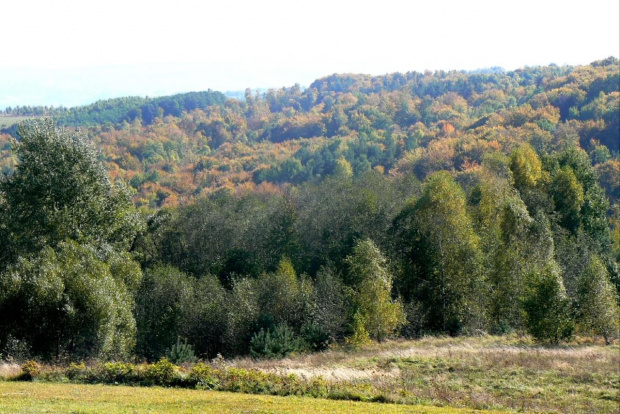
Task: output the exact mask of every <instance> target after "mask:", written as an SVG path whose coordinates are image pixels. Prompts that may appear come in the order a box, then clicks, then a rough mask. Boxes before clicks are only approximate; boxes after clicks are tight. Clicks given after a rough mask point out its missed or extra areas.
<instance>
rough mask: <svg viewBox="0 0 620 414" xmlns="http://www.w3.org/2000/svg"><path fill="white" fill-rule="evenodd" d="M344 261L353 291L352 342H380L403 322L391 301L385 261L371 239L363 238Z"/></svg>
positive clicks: (395, 305) (396, 302)
mask: <svg viewBox="0 0 620 414" xmlns="http://www.w3.org/2000/svg"><path fill="white" fill-rule="evenodd" d="M347 262H348V264H349V275H350V276H349V278H350V280H351V281H352V284H353V285H354V289H355V290H356V292H355V294H354V300H353V302H354V305H355V308H356V311H355V315H356V316H354V321H353V323H354V329H353V331H354V336H355V337H356V338H357V339H355V342H357V343H362V342H364V339H365V336H366V335H370V337H371V338H373V339H376V340H378V341H379V342H381V341H383V340H384V339H386V337H388V336H390V335H392V334H394V333H395V331H396V330H397V329H398V328H399V327H400V326H401V325H402V324H403V322H404V313H403V307H402V305H401V303H400V302H399V301H393V300H392V275H391V274H390V273H389V271H388V269H387V263H386V260H385V258H384V257H383V255H382V254H381V251H379V249H378V248H377V247H376V245H375V244H374V243H373V242H372V240H369V239H366V240H361V241H359V242H358V243H357V244H356V246H355V247H354V249H353V253H352V255H351V256H349V257H348V258H347ZM356 325H358V326H356ZM359 325H362V326H363V327H362V326H359ZM365 332H366V333H365Z"/></svg>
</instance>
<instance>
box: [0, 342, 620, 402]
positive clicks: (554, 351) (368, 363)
mask: <svg viewBox="0 0 620 414" xmlns="http://www.w3.org/2000/svg"><path fill="white" fill-rule="evenodd" d="M93 367H94V366H93ZM179 369H180V370H181V371H182V372H185V374H183V375H185V377H187V375H189V374H188V373H189V372H190V370H192V369H193V367H191V366H190V367H185V368H179ZM212 369H218V370H220V371H221V372H229V373H233V372H238V371H244V370H245V371H244V372H247V373H251V372H255V371H262V372H264V373H268V375H272V376H273V377H275V378H287V376H288V375H289V374H294V375H295V377H296V378H298V381H300V383H299V384H301V385H303V384H311V383H314V382H315V380H317V381H318V380H319V378H318V377H320V378H321V380H320V381H324V382H325V383H326V384H330V385H329V387H330V388H332V389H335V390H336V391H337V392H335V393H333V392H328V393H324V394H320V395H322V396H328V397H329V398H333V399H336V400H339V399H343V398H344V399H356V398H351V396H354V395H358V394H359V395H365V396H367V397H372V396H379V397H380V399H378V400H377V401H388V402H392V403H398V405H390V404H383V403H378V402H375V403H368V402H367V403H360V402H352V401H334V400H332V401H330V400H327V399H314V398H311V397H305V398H300V397H273V396H257V395H247V394H241V393H235V394H231V393H228V392H223V391H220V392H213V391H200V390H188V389H185V390H182V389H164V388H157V387H154V388H149V387H142V388H139V387H121V386H111V387H110V386H103V385H100V386H82V385H76V384H66V383H64V384H60V383H58V381H60V382H63V381H64V382H67V381H69V377H67V376H63V375H59V373H62V372H63V371H62V370H63V368H62V367H56V366H44V367H43V368H42V371H43V372H48V374H47V375H45V374H41V377H40V380H39V379H37V381H35V382H34V383H18V382H13V381H4V382H2V381H0V413H3V412H7V413H8V412H20V413H22V412H23V413H30V412H33V413H38V412H80V413H82V412H102V411H105V412H108V413H109V414H111V413H116V412H317V413H320V412H351V413H354V412H377V413H382V412H386V413H387V412H390V413H399V412H410V413H418V412H429V413H430V412H471V411H472V410H497V411H503V412H545V413H547V412H549V413H560V412H561V413H619V412H620V409H619V407H620V346H619V344H618V341H616V343H615V344H613V345H611V346H605V345H604V344H603V343H602V341H594V340H591V339H580V340H579V341H576V342H573V343H570V344H568V345H562V346H555V347H545V346H540V345H536V344H534V343H533V342H532V341H531V339H530V338H528V337H518V336H508V337H506V336H504V337H496V336H482V337H475V338H473V337H459V338H431V337H429V338H423V339H421V340H417V341H390V342H386V343H383V344H376V343H375V344H372V345H370V346H368V347H365V348H363V349H358V350H350V349H344V348H340V349H339V348H335V349H331V350H328V351H326V352H321V353H316V354H310V355H299V356H294V357H290V358H286V359H282V360H254V359H249V358H245V359H233V360H218V361H216V362H215V366H214V367H213V368H212ZM235 369H236V370H237V371H235ZM20 373H21V369H20V367H19V365H18V364H0V380H1V379H2V378H5V379H9V378H15V377H16V376H17V375H19V374H20ZM273 374H276V375H277V377H276V376H274V375H273ZM234 375H235V376H236V375H238V374H237V373H235V374H234ZM265 375H267V374H265ZM71 378H73V377H71ZM222 378H223V377H222ZM227 378H228V379H226V380H224V379H220V380H219V381H220V384H222V386H225V384H226V383H227V381H228V382H229V381H230V379H231V375H230V374H229V375H228V377H227ZM240 378H241V377H240ZM45 379H48V380H50V381H52V382H44V380H45ZM115 381H116V380H115ZM119 381H120V380H119ZM244 381H245V380H244ZM259 381H260V382H261V384H263V385H265V384H268V383H270V382H271V383H277V381H275V382H274V380H273V378H272V379H268V378H259ZM86 382H89V381H88V380H87V381H86ZM91 382H99V380H94V381H91ZM104 382H105V381H104ZM238 384H242V383H241V382H239V383H238ZM191 388H193V386H191ZM210 388H212V387H211V386H210ZM219 389H221V390H235V391H238V390H245V391H246V392H259V393H263V394H272V393H273V394H280V395H286V394H282V393H281V392H275V393H274V392H264V391H260V389H262V388H261V387H253V386H246V387H245V388H234V387H233V388H230V387H229V388H219ZM274 389H275V390H277V389H279V388H277V387H276V388H274ZM257 390H258V391H257ZM303 390H304V388H303V386H299V387H297V388H294V390H293V391H292V392H291V394H293V395H301V394H303V395H315V394H312V393H311V392H310V393H308V392H306V391H303ZM338 390H341V391H342V392H340V391H338ZM300 393H301V394H300ZM358 399H359V398H358ZM91 400H92V401H93V402H92V403H91V402H90V401H91ZM362 400H364V401H372V400H373V399H372V398H362ZM87 402H88V404H87ZM192 404H194V405H192ZM91 407H94V408H92V409H91ZM192 407H193V408H192ZM461 409H464V410H465V411H459V410H461ZM2 410H5V411H2ZM89 410H90V411H89ZM175 410H176V411H175ZM252 410H254V411H252ZM467 410H469V411H467Z"/></svg>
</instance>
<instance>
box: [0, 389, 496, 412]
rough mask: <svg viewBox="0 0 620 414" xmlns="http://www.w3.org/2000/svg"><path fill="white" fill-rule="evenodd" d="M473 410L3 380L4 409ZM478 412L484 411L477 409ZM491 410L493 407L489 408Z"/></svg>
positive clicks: (1, 404)
mask: <svg viewBox="0 0 620 414" xmlns="http://www.w3.org/2000/svg"><path fill="white" fill-rule="evenodd" d="M304 412H309V413H313V414H319V413H352V414H353V413H377V414H380V413H386V414H388V413H390V414H399V413H411V414H414V413H420V414H422V413H428V414H432V413H436V414H439V413H454V414H464V413H472V412H474V411H473V410H464V409H452V408H437V407H425V406H406V405H395V404H378V403H362V402H353V401H331V400H325V399H314V398H304V397H273V396H263V395H248V394H237V393H228V392H217V391H199V390H184V389H172V388H159V387H153V388H139V387H126V386H112V385H78V384H53V383H41V382H34V383H24V382H8V381H5V382H2V381H0V413H2V414H5V413H6V414H8V413H11V414H14V413H24V414H26V413H81V414H86V413H106V414H117V413H304ZM475 412H476V413H484V412H481V411H475ZM487 412H488V413H491V411H487Z"/></svg>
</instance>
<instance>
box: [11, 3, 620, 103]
mask: <svg viewBox="0 0 620 414" xmlns="http://www.w3.org/2000/svg"><path fill="white" fill-rule="evenodd" d="M0 2H1V3H2V7H1V8H0V9H1V10H2V19H1V21H0V45H1V47H0V50H2V57H1V58H0V108H4V107H6V106H8V105H13V106H14V105H38V104H42V105H60V104H62V105H65V106H73V105H78V104H85V103H90V102H93V101H95V100H97V99H100V98H109V97H117V96H127V95H141V96H145V95H149V96H156V95H164V94H171V93H178V92H187V91H192V90H206V89H209V88H210V89H213V90H220V91H227V90H231V91H232V90H243V89H245V88H246V87H251V88H267V87H282V86H291V85H293V84H295V83H299V84H300V85H302V86H308V85H309V84H310V83H312V81H314V80H315V79H317V78H320V77H323V76H327V75H330V74H332V73H368V74H373V75H382V74H385V73H391V72H406V71H414V70H415V71H424V70H427V69H428V70H438V69H443V70H452V69H456V70H473V69H478V68H487V67H492V66H500V67H503V68H504V69H507V70H512V69H516V68H519V67H524V66H536V65H548V64H550V63H556V64H559V65H563V64H571V65H580V64H588V63H590V62H592V61H594V60H599V59H604V58H606V57H609V56H616V57H618V55H619V54H620V1H618V0H581V1H576V0H467V1H465V0H455V1H450V0H423V1H417V0H416V1H413V0H410V1H404V0H401V1H395V0H372V1H370V0H356V1H352V0H329V1H326V0H314V1H303V0H252V1H245V0H202V1H197V0H175V1H168V2H162V1H155V0H149V1H143V0H106V1H101V0H96V1H92V0H54V1H49V0H46V1H43V0H0Z"/></svg>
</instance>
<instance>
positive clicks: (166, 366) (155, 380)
mask: <svg viewBox="0 0 620 414" xmlns="http://www.w3.org/2000/svg"><path fill="white" fill-rule="evenodd" d="M145 378H146V381H147V382H148V383H150V384H154V385H162V386H169V385H173V384H174V382H176V381H177V380H179V379H180V377H179V375H178V372H177V367H176V366H175V365H174V364H173V363H172V362H170V361H168V359H167V358H165V357H164V358H162V359H160V360H159V361H158V362H156V363H154V364H151V365H149V366H148V367H147V369H146V373H145Z"/></svg>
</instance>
